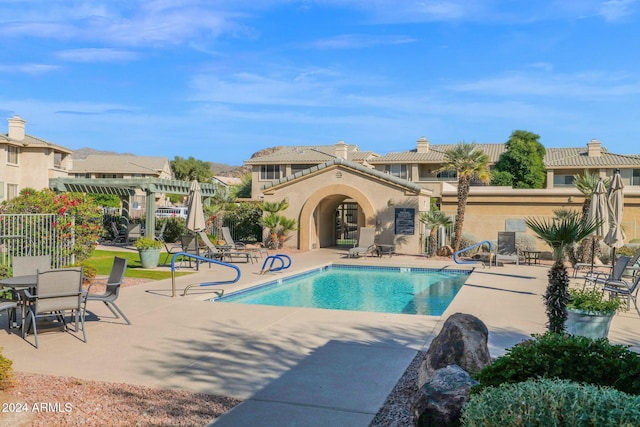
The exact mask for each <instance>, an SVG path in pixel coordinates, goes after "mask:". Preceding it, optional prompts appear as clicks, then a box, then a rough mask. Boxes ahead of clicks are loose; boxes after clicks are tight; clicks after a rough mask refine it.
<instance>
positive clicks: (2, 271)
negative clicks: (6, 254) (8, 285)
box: [0, 264, 11, 279]
mask: <svg viewBox="0 0 640 427" xmlns="http://www.w3.org/2000/svg"><path fill="white" fill-rule="evenodd" d="M7 277H11V274H10V272H9V266H8V265H7V264H0V279H5V278H7Z"/></svg>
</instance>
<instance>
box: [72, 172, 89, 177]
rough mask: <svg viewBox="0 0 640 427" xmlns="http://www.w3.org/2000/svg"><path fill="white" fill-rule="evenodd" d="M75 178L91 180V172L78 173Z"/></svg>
mask: <svg viewBox="0 0 640 427" xmlns="http://www.w3.org/2000/svg"><path fill="white" fill-rule="evenodd" d="M73 176H75V177H76V178H91V172H84V173H76V174H74V175H73Z"/></svg>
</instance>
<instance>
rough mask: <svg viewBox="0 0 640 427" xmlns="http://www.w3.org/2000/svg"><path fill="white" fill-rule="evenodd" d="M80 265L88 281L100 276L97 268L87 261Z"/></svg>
mask: <svg viewBox="0 0 640 427" xmlns="http://www.w3.org/2000/svg"><path fill="white" fill-rule="evenodd" d="M78 265H79V266H80V267H82V275H83V276H84V277H85V278H86V279H91V278H94V277H96V276H97V275H98V269H97V268H96V267H95V266H93V265H91V264H89V263H88V262H87V261H83V262H81V263H80V264H78Z"/></svg>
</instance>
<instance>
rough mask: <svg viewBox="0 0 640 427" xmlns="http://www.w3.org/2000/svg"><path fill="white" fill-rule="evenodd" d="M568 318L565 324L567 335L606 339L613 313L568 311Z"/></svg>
mask: <svg viewBox="0 0 640 427" xmlns="http://www.w3.org/2000/svg"><path fill="white" fill-rule="evenodd" d="M567 311H568V314H569V317H568V318H567V321H566V323H565V328H566V330H567V333H568V334H571V335H580V336H583V337H587V338H593V339H597V338H606V337H607V335H608V334H609V326H611V319H613V316H614V315H615V313H602V312H597V311H584V310H576V309H572V308H570V309H568V310H567Z"/></svg>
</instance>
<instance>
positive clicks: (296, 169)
mask: <svg viewBox="0 0 640 427" xmlns="http://www.w3.org/2000/svg"><path fill="white" fill-rule="evenodd" d="M309 167H310V165H291V173H292V174H293V173H296V172H300V171H303V170H305V169H309Z"/></svg>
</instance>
